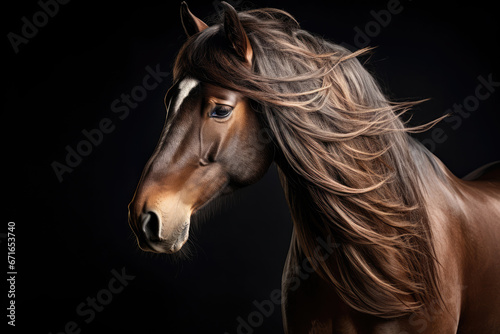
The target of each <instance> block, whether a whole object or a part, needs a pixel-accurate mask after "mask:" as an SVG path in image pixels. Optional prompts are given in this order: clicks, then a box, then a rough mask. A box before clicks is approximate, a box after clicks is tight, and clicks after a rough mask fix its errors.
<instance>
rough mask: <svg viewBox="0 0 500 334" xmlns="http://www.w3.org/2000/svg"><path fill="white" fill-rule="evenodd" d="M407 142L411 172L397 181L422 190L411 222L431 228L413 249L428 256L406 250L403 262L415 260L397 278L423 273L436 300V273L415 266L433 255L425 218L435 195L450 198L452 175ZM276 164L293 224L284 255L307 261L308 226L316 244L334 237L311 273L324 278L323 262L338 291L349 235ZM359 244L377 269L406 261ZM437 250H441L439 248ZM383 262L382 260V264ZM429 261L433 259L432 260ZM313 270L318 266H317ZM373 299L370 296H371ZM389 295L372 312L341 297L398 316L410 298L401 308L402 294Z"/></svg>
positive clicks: (300, 180) (419, 147) (288, 171)
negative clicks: (335, 226) (333, 224)
mask: <svg viewBox="0 0 500 334" xmlns="http://www.w3.org/2000/svg"><path fill="white" fill-rule="evenodd" d="M405 136H406V134H405ZM407 143H408V147H407V149H408V152H409V154H407V158H408V159H409V160H411V161H409V163H408V166H414V168H413V170H411V171H406V174H403V175H399V176H397V177H401V178H402V179H400V180H398V181H400V182H405V181H408V182H413V183H414V184H411V186H412V187H416V188H417V189H418V191H421V195H422V200H423V202H422V203H420V206H421V208H420V209H419V210H417V211H416V212H418V215H420V216H419V217H417V218H416V219H415V220H414V222H415V224H422V226H423V230H425V229H426V228H429V229H430V231H429V235H423V238H428V239H427V241H426V242H425V243H422V244H420V246H418V247H423V248H420V249H419V250H418V252H421V251H422V250H423V252H422V254H424V253H426V252H427V254H428V255H429V256H424V257H420V258H418V259H416V258H415V257H414V256H415V254H416V253H412V254H410V253H409V254H408V255H409V258H413V260H408V261H415V262H413V264H410V265H408V264H407V263H406V266H405V265H404V264H403V266H405V267H404V268H405V269H404V270H402V271H401V278H402V280H401V282H403V281H404V280H406V279H407V277H406V278H404V276H407V275H408V274H409V273H410V275H411V271H412V269H411V268H416V269H415V270H419V275H420V274H421V275H423V276H426V275H427V276H426V278H425V279H424V282H423V283H424V285H426V286H427V285H429V286H431V287H430V290H429V291H431V292H430V293H429V295H428V297H429V298H436V284H438V283H437V282H436V281H434V280H435V279H436V277H437V276H436V272H435V267H434V265H433V264H428V265H422V266H420V265H419V262H421V261H425V259H429V258H433V255H432V254H434V250H433V245H434V244H435V242H434V241H433V240H431V239H433V237H432V235H433V233H434V231H432V230H433V229H435V227H436V226H435V225H434V224H433V223H432V222H430V221H429V220H431V219H433V218H434V217H436V212H435V211H436V210H439V208H437V207H436V205H435V197H433V196H435V195H436V194H438V195H439V196H441V198H443V199H444V200H445V201H446V202H448V203H451V202H452V201H453V200H454V198H453V195H452V194H453V191H452V190H453V187H454V176H453V175H452V174H451V173H449V171H448V170H447V169H446V167H444V165H443V164H442V163H441V162H440V161H439V160H438V159H437V158H436V157H434V155H432V153H430V152H429V151H428V150H427V149H426V148H425V147H424V146H422V145H421V144H419V143H418V142H416V141H415V140H413V139H412V138H408V141H407ZM276 163H277V165H278V168H279V173H280V179H281V183H282V185H283V188H284V191H285V195H286V197H287V201H288V204H289V207H290V210H291V214H292V220H293V223H294V237H293V240H292V245H291V250H293V253H292V254H289V256H292V257H295V258H296V260H299V261H300V259H301V258H305V257H307V258H308V259H309V260H311V257H310V256H311V252H310V251H309V253H308V252H307V251H305V250H304V245H303V244H301V233H302V234H304V230H307V232H306V233H309V234H310V235H309V237H310V238H309V240H322V241H323V242H320V243H322V244H324V241H325V240H330V238H331V239H333V244H337V245H340V247H339V248H337V249H332V250H331V255H330V256H329V257H326V258H324V261H323V259H322V260H319V261H318V263H316V271H317V272H318V274H319V275H320V276H322V275H323V278H325V277H324V272H323V274H322V273H321V267H322V266H323V268H327V269H326V270H325V271H326V272H327V275H328V277H326V279H327V280H329V281H330V282H332V283H333V284H334V285H336V286H337V288H338V289H339V290H338V291H340V290H342V289H343V288H345V286H344V287H342V283H339V282H341V281H342V280H344V278H345V275H346V272H343V273H340V271H341V267H342V266H345V265H346V261H347V262H348V261H349V260H346V257H345V256H344V252H345V248H342V247H343V246H342V243H343V242H344V241H345V240H348V238H347V237H346V236H345V235H342V233H343V232H342V229H332V228H330V227H329V226H331V222H329V221H327V220H328V219H327V218H326V217H325V215H324V214H323V213H322V212H324V208H322V207H320V205H318V203H315V201H314V200H312V198H311V197H312V196H310V187H311V186H310V184H308V183H307V182H305V181H304V179H303V177H301V176H300V175H298V174H297V173H296V172H295V171H294V170H293V169H292V168H291V166H290V165H289V164H288V163H287V162H286V160H285V159H284V158H280V157H278V158H277V159H276ZM408 173H411V175H413V176H414V177H412V178H410V179H408V180H406V179H405V178H406V177H408V175H409V174H408ZM443 194H445V195H443ZM433 201H434V203H433ZM441 205H442V203H441ZM444 206H447V204H445V205H444ZM351 209H352V211H354V212H356V208H351ZM360 210H361V208H360ZM413 216H415V214H413ZM431 216H432V217H431ZM429 217H431V218H429ZM413 218H415V217H413ZM381 225H383V224H381ZM383 228H384V227H383V226H382V227H381V229H379V231H383ZM377 229H378V227H377ZM441 230H442V229H441ZM311 234H312V235H311ZM419 237H422V236H419ZM303 239H304V237H303V236H302V243H303ZM349 242H351V244H352V239H351V241H349ZM356 247H358V246H356V245H354V248H356ZM359 247H365V248H364V249H365V251H363V252H365V254H368V255H367V260H368V259H373V258H375V259H378V260H381V261H379V262H380V263H378V264H375V267H376V268H380V267H381V266H386V268H385V269H388V270H389V271H390V268H396V269H395V270H396V271H398V268H403V267H398V266H400V265H401V264H402V263H403V262H404V261H406V260H401V258H400V257H399V254H397V253H394V252H389V253H387V254H393V255H394V258H393V259H391V258H390V257H391V255H388V256H387V258H386V259H385V260H386V261H385V260H384V259H380V258H381V257H384V256H385V255H386V254H384V253H383V252H382V253H381V252H380V251H379V250H377V249H376V248H377V247H376V246H373V253H372V254H370V249H369V247H371V246H366V244H365V245H360V246H359ZM394 250H395V249H394ZM439 253H441V252H440V250H439ZM417 256H419V255H417ZM378 260H377V261H378ZM321 261H323V262H324V263H321ZM368 261H370V260H368ZM384 261H385V264H384V263H382V262H384ZM398 261H399V264H398ZM401 261H403V262H401ZM430 261H431V262H432V261H433V260H430ZM318 268H320V269H319V270H318ZM385 269H384V270H385ZM348 274H349V273H348ZM359 274H360V273H357V274H356V273H353V275H359ZM396 275H398V274H395V275H394V276H393V275H392V274H389V276H387V277H386V278H387V282H389V283H390V284H391V283H396V284H397V283H398V282H399V280H398V278H397V277H395V276H396ZM353 277H354V276H353ZM384 279H385V278H384ZM344 281H345V280H344ZM406 282H408V281H406ZM360 284H366V283H363V282H361V283H360ZM433 293H434V294H433ZM372 297H373V298H375V297H374V296H372ZM393 297H394V296H390V295H389V294H386V295H385V296H383V297H382V302H381V303H382V304H383V303H384V302H383V301H387V302H388V303H387V304H388V305H392V306H390V307H387V308H386V309H384V308H383V307H381V308H380V309H377V310H375V311H374V310H373V309H369V308H364V307H363V306H360V305H355V302H352V300H349V298H344V300H348V304H349V305H350V306H352V307H354V308H355V309H357V310H360V311H362V312H369V313H372V314H376V313H375V312H386V313H385V314H384V315H383V316H400V315H401V314H403V313H398V312H399V310H402V309H403V307H404V305H403V304H405V303H406V302H408V301H410V302H411V301H412V300H406V301H405V302H402V305H401V306H399V305H397V303H398V300H396V299H399V301H401V299H400V298H401V296H399V297H398V298H396V299H392V298H393ZM384 298H385V299H384ZM403 298H406V297H403ZM424 298H425V297H424ZM391 303H392V304H391ZM381 314H382V313H381Z"/></svg>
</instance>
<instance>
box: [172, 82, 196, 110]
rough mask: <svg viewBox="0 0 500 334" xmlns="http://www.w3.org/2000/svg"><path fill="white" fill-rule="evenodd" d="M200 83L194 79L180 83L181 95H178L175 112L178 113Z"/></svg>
mask: <svg viewBox="0 0 500 334" xmlns="http://www.w3.org/2000/svg"><path fill="white" fill-rule="evenodd" d="M199 83H200V82H199V81H198V80H196V79H193V78H185V79H184V80H182V81H181V82H180V83H179V94H177V99H176V101H175V106H174V110H173V112H174V113H176V112H177V111H178V110H179V108H180V107H181V105H182V103H183V102H184V99H185V98H186V97H188V95H189V93H191V91H192V90H193V89H194V88H195V87H196V86H197V85H198V84H199Z"/></svg>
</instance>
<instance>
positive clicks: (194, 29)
mask: <svg viewBox="0 0 500 334" xmlns="http://www.w3.org/2000/svg"><path fill="white" fill-rule="evenodd" d="M181 22H182V26H183V27H184V31H185V32H186V35H187V36H188V37H191V36H193V35H194V34H196V33H198V32H200V31H202V30H205V29H207V28H208V26H207V24H206V23H205V22H203V21H202V20H200V19H199V18H197V17H196V16H194V15H193V13H191V11H190V10H189V7H188V5H187V3H186V2H185V1H183V2H181Z"/></svg>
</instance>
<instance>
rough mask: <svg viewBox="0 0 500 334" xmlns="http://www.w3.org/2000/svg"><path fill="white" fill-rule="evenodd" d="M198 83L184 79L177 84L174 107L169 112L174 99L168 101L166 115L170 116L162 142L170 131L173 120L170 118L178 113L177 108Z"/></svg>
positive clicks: (191, 79) (194, 80)
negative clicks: (177, 90) (177, 91)
mask: <svg viewBox="0 0 500 334" xmlns="http://www.w3.org/2000/svg"><path fill="white" fill-rule="evenodd" d="M199 83H200V82H199V81H198V80H196V79H193V78H185V79H183V80H182V81H181V82H180V83H179V88H178V89H179V93H178V94H177V97H176V98H175V105H174V109H173V110H171V109H170V107H171V106H172V99H174V97H172V98H171V99H170V101H169V102H168V107H167V115H168V114H170V113H171V116H170V121H169V122H168V123H167V124H166V127H165V130H164V132H163V137H162V139H161V141H162V142H163V141H164V140H165V136H166V134H167V132H168V130H169V129H170V125H172V119H173V118H172V116H174V115H175V114H176V113H177V112H178V111H179V108H180V107H181V105H182V103H183V102H184V100H185V99H186V97H188V96H189V94H190V93H191V91H192V90H193V89H194V88H195V87H196V86H198V84H199Z"/></svg>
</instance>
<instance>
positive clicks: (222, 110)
mask: <svg viewBox="0 0 500 334" xmlns="http://www.w3.org/2000/svg"><path fill="white" fill-rule="evenodd" d="M232 111H233V108H232V107H230V106H223V105H216V106H215V107H214V108H213V109H212V111H211V112H210V117H213V118H226V117H228V116H229V115H231V112H232Z"/></svg>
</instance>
